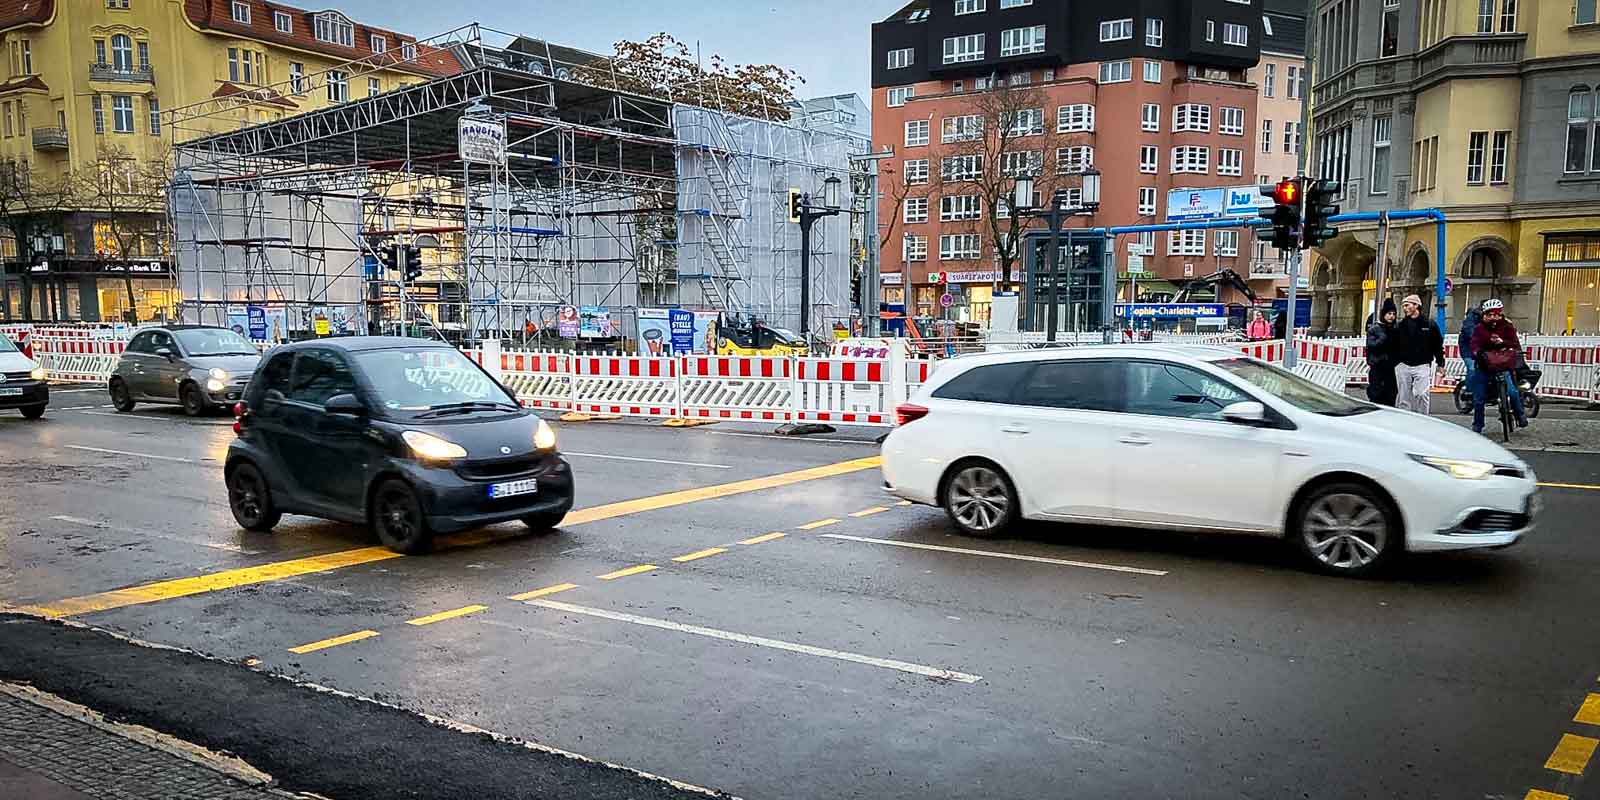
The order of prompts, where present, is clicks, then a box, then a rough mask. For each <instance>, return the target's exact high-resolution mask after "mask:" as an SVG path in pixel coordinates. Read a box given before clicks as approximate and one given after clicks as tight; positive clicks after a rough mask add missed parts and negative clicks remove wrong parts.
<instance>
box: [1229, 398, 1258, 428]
mask: <svg viewBox="0 0 1600 800" xmlns="http://www.w3.org/2000/svg"><path fill="white" fill-rule="evenodd" d="M1222 418H1223V419H1225V420H1227V421H1229V422H1232V423H1233V424H1235V425H1249V426H1251V427H1259V426H1261V425H1265V424H1266V423H1267V407H1266V406H1264V405H1262V404H1260V403H1257V402H1255V401H1254V400H1245V401H1243V402H1239V403H1231V404H1229V405H1227V406H1224V407H1223V409H1222Z"/></svg>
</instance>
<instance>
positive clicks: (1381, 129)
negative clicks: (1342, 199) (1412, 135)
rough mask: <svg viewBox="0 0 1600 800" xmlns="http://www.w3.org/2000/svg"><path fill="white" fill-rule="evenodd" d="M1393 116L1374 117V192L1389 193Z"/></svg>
mask: <svg viewBox="0 0 1600 800" xmlns="http://www.w3.org/2000/svg"><path fill="white" fill-rule="evenodd" d="M1392 122H1393V118H1392V117H1387V116H1383V117H1373V118H1372V159H1371V160H1372V178H1371V182H1372V186H1371V187H1370V189H1369V191H1370V192H1371V193H1372V194H1388V193H1389V144H1390V139H1389V136H1390V125H1391V123H1392Z"/></svg>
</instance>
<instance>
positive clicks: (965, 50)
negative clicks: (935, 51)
mask: <svg viewBox="0 0 1600 800" xmlns="http://www.w3.org/2000/svg"><path fill="white" fill-rule="evenodd" d="M1008 32H1009V31H1008ZM983 37H984V34H981V33H973V34H968V35H966V36H952V37H950V38H948V39H945V40H944V63H946V64H960V63H962V62H965V61H982V60H983Z"/></svg>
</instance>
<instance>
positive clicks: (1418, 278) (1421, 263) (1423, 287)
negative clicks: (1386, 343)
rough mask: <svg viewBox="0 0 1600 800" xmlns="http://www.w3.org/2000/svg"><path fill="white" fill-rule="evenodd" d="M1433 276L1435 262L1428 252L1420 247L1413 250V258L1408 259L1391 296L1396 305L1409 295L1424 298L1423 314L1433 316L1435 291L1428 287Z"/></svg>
mask: <svg viewBox="0 0 1600 800" xmlns="http://www.w3.org/2000/svg"><path fill="white" fill-rule="evenodd" d="M1432 276H1433V261H1432V260H1431V259H1429V257H1428V251H1427V250H1424V249H1422V247H1421V246H1420V245H1418V246H1417V247H1414V248H1412V250H1411V257H1410V258H1408V259H1406V268H1405V271H1404V272H1402V273H1401V274H1400V275H1399V276H1397V277H1398V278H1399V280H1397V281H1395V282H1394V285H1393V287H1392V289H1391V290H1390V296H1391V297H1394V298H1395V305H1396V306H1399V304H1400V301H1401V300H1404V299H1405V296H1406V295H1408V294H1414V295H1416V296H1418V297H1420V298H1422V313H1424V314H1426V315H1428V316H1433V290H1432V289H1431V288H1430V287H1429V286H1428V280H1429V279H1430V278H1432Z"/></svg>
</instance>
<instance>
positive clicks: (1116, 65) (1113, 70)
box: [1100, 61, 1133, 83]
mask: <svg viewBox="0 0 1600 800" xmlns="http://www.w3.org/2000/svg"><path fill="white" fill-rule="evenodd" d="M1131 80H1133V62H1132V61H1102V62H1101V63H1100V82H1101V83H1123V82H1125V81H1131Z"/></svg>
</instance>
